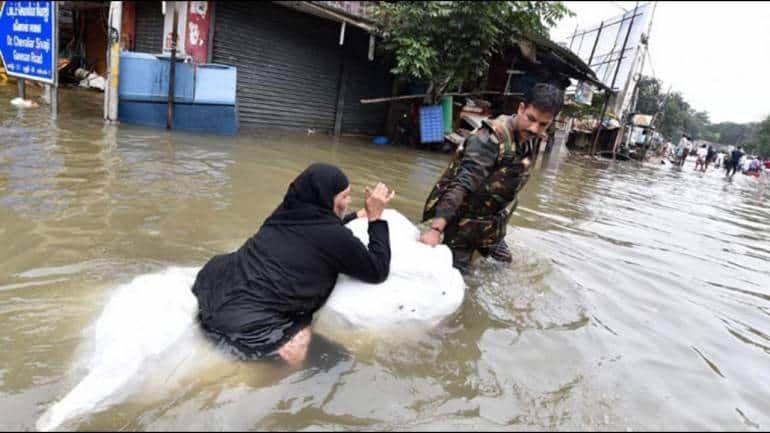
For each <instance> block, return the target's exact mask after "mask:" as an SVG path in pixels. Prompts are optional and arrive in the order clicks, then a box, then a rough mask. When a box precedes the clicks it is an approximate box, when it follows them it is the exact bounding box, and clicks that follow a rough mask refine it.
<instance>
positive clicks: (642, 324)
mask: <svg viewBox="0 0 770 433" xmlns="http://www.w3.org/2000/svg"><path fill="white" fill-rule="evenodd" d="M14 96H15V86H11V85H5V86H0V245H2V247H1V248H2V249H0V323H2V327H0V347H1V348H2V349H1V350H0V414H2V415H0V429H5V430H33V429H35V422H36V420H37V419H38V418H39V417H40V416H41V415H42V414H43V413H44V412H45V410H46V409H47V408H49V407H50V406H51V405H52V404H54V403H55V402H56V401H58V400H60V399H61V398H63V397H64V396H65V395H66V394H67V393H68V392H69V391H70V390H71V389H72V388H73V386H74V385H75V384H77V383H78V381H79V380H80V379H82V378H83V377H84V375H85V374H86V373H87V368H85V367H84V366H83V364H82V362H81V361H80V359H81V358H82V354H83V353H84V351H87V345H88V340H89V335H90V333H89V332H90V331H89V330H90V329H91V328H92V325H93V323H94V321H95V320H96V319H97V318H98V317H99V315H100V314H101V312H102V310H103V309H104V307H105V305H106V304H107V302H108V301H109V300H110V297H111V296H112V295H113V293H114V289H115V288H116V287H118V286H120V285H122V284H126V283H128V282H130V281H131V280H132V279H133V278H134V277H137V276H139V275H144V274H149V273H154V272H159V271H162V270H164V269H166V268H168V267H172V266H186V267H197V266H201V265H202V264H203V263H204V262H205V261H206V260H207V259H208V258H209V257H211V256H213V255H215V254H220V253H223V252H227V251H232V250H234V249H236V248H238V247H239V246H240V245H241V243H242V242H243V241H244V240H245V239H246V238H248V237H249V236H250V235H251V234H253V232H254V231H255V230H256V229H257V228H258V227H259V225H260V224H261V222H262V220H263V219H264V218H265V217H266V216H267V215H268V214H269V212H271V211H272V210H273V209H274V207H275V206H276V205H277V204H278V202H279V201H280V199H281V197H282V195H283V193H284V192H285V190H286V187H287V185H288V183H289V182H290V181H291V180H292V179H293V178H294V177H295V176H296V175H297V174H298V173H299V172H300V171H301V170H302V169H304V168H305V167H306V166H307V165H308V164H309V163H311V162H313V161H317V160H322V161H326V162H330V163H333V164H337V165H339V166H340V167H342V168H343V170H345V172H346V173H347V174H348V176H349V178H350V179H351V182H352V184H353V190H354V192H355V193H356V194H355V195H354V201H353V206H354V207H358V206H360V205H361V204H362V201H361V196H362V194H361V190H362V188H363V186H364V185H369V184H373V183H375V182H376V181H383V182H386V183H387V184H388V185H390V186H392V187H393V188H395V189H396V191H397V192H398V198H397V199H396V200H394V202H393V207H395V208H396V209H397V210H399V211H400V212H402V213H403V214H405V215H406V216H407V217H408V218H410V219H411V220H412V221H414V222H416V221H417V220H418V217H419V215H420V211H421V207H422V204H423V202H424V200H425V197H426V195H427V193H428V191H429V190H430V188H431V186H432V183H433V182H434V181H435V180H436V179H437V178H438V176H439V174H440V172H441V171H442V170H443V168H444V167H445V166H446V164H447V162H448V156H447V155H443V154H437V153H431V152H426V151H421V150H414V149H409V148H404V147H398V146H375V145H372V144H371V143H370V142H369V141H368V140H367V139H365V138H351V137H346V138H343V139H341V140H340V141H338V142H335V141H334V140H333V139H332V138H331V137H328V136H319V135H311V136H305V135H284V136H281V135H276V136H266V135H264V133H255V132H249V131H244V132H243V133H242V134H241V135H239V136H237V137H219V136H208V135H200V134H190V133H184V132H174V133H169V132H166V131H164V130H157V129H150V128H144V127H137V126H131V125H119V126H105V125H104V124H103V122H102V120H101V110H102V106H101V101H102V99H101V98H102V95H101V94H99V93H92V92H86V91H73V90H70V91H64V92H63V96H62V103H61V106H60V108H61V114H60V117H59V119H58V120H57V121H52V120H50V118H49V116H48V111H47V108H48V107H45V106H43V107H41V108H39V109H32V110H18V109H16V108H15V107H13V106H11V105H10V104H9V103H8V101H9V100H10V99H11V98H13V97H14ZM768 200H770V193H768V191H767V178H766V177H763V178H760V179H755V178H749V177H746V176H742V175H740V174H738V175H736V176H735V178H734V179H733V180H732V181H727V180H725V179H724V178H723V172H722V171H721V170H713V171H710V172H708V173H705V174H701V173H695V172H694V171H693V162H692V161H688V163H687V164H686V165H685V167H684V169H681V170H680V169H676V168H672V167H670V166H668V165H666V166H659V165H657V164H652V163H646V164H637V163H633V162H631V163H620V162H619V163H615V164H613V163H611V162H609V161H603V160H594V159H592V158H587V157H584V156H580V155H571V154H569V153H568V152H567V151H566V150H560V149H557V150H555V151H554V153H553V154H552V155H551V156H550V157H549V158H548V159H547V160H545V161H544V163H543V164H542V167H540V168H538V169H537V170H536V171H535V172H534V173H533V176H532V178H531V180H530V182H529V184H528V185H527V187H526V188H525V189H524V191H523V193H522V196H521V200H520V206H519V209H518V210H517V213H516V214H515V215H514V217H513V218H512V220H511V227H510V229H509V234H508V238H507V240H508V243H509V244H510V246H511V247H512V252H513V255H514V258H515V261H514V264H512V265H510V266H502V265H500V264H497V263H495V262H493V261H485V260H482V261H480V262H478V263H477V265H476V268H475V271H474V272H473V273H472V275H470V276H468V277H467V278H466V283H467V286H468V287H467V291H466V298H465V301H464V302H463V304H462V306H461V307H460V309H459V311H457V313H456V314H454V315H453V316H452V317H450V318H448V320H447V321H446V322H445V323H443V324H441V325H440V326H438V327H437V328H434V329H430V330H422V331H419V332H411V333H410V332H408V330H405V331H404V335H403V336H402V335H399V334H389V335H376V334H372V335H369V334H367V333H362V332H353V331H351V332H347V333H345V332H343V333H341V336H338V338H339V339H338V342H339V343H340V344H341V345H342V346H344V347H345V349H346V351H347V353H346V355H345V356H340V357H339V359H332V360H326V361H327V362H326V363H325V365H324V366H322V367H318V366H312V365H311V366H308V367H307V368H304V369H301V370H299V371H288V370H285V369H281V368H277V367H275V366H268V365H263V364H241V363H233V362H226V361H224V360H221V359H220V360H217V359H209V360H194V361H190V360H189V359H187V358H185V359H187V361H189V362H191V363H192V364H191V365H193V366H194V367H189V368H187V369H186V370H185V371H186V373H185V374H176V375H175V374H170V375H169V373H168V371H169V370H168V369H166V370H164V369H163V368H160V367H162V366H164V365H165V364H164V357H167V356H168V357H173V356H172V355H169V354H159V355H158V356H157V357H156V358H155V360H154V361H153V362H152V363H150V364H148V365H146V366H145V368H143V370H142V371H141V372H140V374H139V375H138V376H140V377H137V378H135V380H134V382H135V383H134V384H133V385H132V387H131V388H130V389H128V390H123V391H121V393H120V395H119V398H117V399H116V401H114V402H110V403H109V404H105V405H104V406H103V407H100V408H97V409H95V410H93V411H90V412H89V413H87V414H85V415H82V416H78V417H76V418H74V419H71V420H69V421H68V422H66V423H65V424H64V425H63V426H62V427H61V428H63V429H68V430H72V429H77V430H102V429H104V430H118V429H129V430H166V429H172V430H197V429H204V430H220V429H247V430H264V429H275V430H302V429H311V430H318V429H324V430H327V429H328V430H332V429H335V430H339V429H345V430H351V429H352V430H405V429H406V430H415V429H419V430H444V429H446V430H469V429H471V430H476V429H479V430H531V429H559V430H561V429H575V428H576V429H588V430H609V429H627V428H630V429H633V430H640V429H641V430H647V429H700V430H703V429H714V430H753V429H768V428H770V386H769V385H768V384H770V231H768V228H769V227H770V202H768ZM147 302H152V299H148V300H147ZM152 325H153V324H152V323H149V324H148V323H146V322H144V321H143V318H142V317H141V315H140V316H138V317H136V322H135V326H136V328H137V329H140V330H143V331H145V332H152V329H150V327H151V326H152ZM178 350H181V351H184V350H185V349H184V348H181V349H178ZM190 356H195V353H192V352H191V354H190ZM188 358H189V357H188ZM187 361H186V362H187ZM156 367H157V368H156ZM164 371H165V372H166V373H160V372H164ZM173 371H174V369H173V368H172V369H171V373H173Z"/></svg>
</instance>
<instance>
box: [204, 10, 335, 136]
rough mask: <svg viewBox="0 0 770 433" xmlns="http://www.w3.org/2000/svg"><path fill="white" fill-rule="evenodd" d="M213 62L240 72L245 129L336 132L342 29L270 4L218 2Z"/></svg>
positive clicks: (241, 109) (239, 108) (240, 113)
mask: <svg viewBox="0 0 770 433" xmlns="http://www.w3.org/2000/svg"><path fill="white" fill-rule="evenodd" d="M214 21H215V30H214V46H213V62H214V63H222V64H227V65H233V66H236V67H237V68H238V84H237V96H238V113H239V117H240V122H241V126H244V127H249V126H251V127H259V128H282V129H293V130H306V129H309V128H313V129H316V130H318V131H319V132H330V131H332V130H333V129H334V116H335V110H336V105H337V88H338V86H339V76H340V61H341V50H340V48H339V45H338V37H339V34H338V32H339V25H337V24H335V23H333V22H331V21H328V20H324V19H321V18H318V17H315V16H312V15H308V14H304V13H301V12H298V11H295V10H292V9H289V8H286V7H283V6H279V5H276V4H273V3H270V2H265V3H261V2H218V3H217V4H216V10H215V19H214Z"/></svg>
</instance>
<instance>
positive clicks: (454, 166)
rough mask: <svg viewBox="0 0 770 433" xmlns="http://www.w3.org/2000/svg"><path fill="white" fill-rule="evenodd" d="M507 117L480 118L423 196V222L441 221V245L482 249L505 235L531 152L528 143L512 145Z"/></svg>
mask: <svg viewBox="0 0 770 433" xmlns="http://www.w3.org/2000/svg"><path fill="white" fill-rule="evenodd" d="M509 119H510V116H499V117H497V118H496V119H488V120H485V121H484V123H483V124H482V126H481V127H480V128H479V129H477V130H475V131H474V132H473V133H472V134H471V135H470V136H469V137H468V138H467V139H466V140H465V141H464V142H463V144H462V145H460V146H458V148H457V151H456V153H455V156H454V159H453V160H452V162H451V163H450V164H449V167H448V168H447V169H446V170H445V171H444V174H443V175H442V176H441V178H440V179H439V181H438V182H437V183H436V185H435V186H434V187H433V190H432V191H431V192H430V194H429V195H428V199H427V201H426V202H425V209H424V211H423V221H425V220H428V219H431V218H434V217H442V218H445V219H446V220H447V222H448V224H447V227H446V229H445V230H444V243H446V244H447V245H449V246H450V247H453V248H467V249H476V248H484V247H489V246H492V245H495V244H496V243H498V242H499V241H500V240H502V239H503V237H504V236H505V230H506V226H507V225H508V220H509V219H510V215H511V213H512V212H513V210H514V209H515V207H516V195H517V193H518V192H519V191H520V190H521V188H522V187H524V185H525V184H526V182H527V179H528V177H529V174H528V173H529V164H530V162H531V161H532V160H533V159H534V158H533V156H534V153H535V142H534V140H528V141H526V142H523V143H517V142H516V139H515V136H514V134H513V131H511V130H510V128H509Z"/></svg>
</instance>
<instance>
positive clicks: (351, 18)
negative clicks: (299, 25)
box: [274, 1, 374, 33]
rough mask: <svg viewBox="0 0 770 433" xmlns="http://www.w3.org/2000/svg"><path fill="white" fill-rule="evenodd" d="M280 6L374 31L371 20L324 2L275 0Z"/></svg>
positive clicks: (370, 31)
mask: <svg viewBox="0 0 770 433" xmlns="http://www.w3.org/2000/svg"><path fill="white" fill-rule="evenodd" d="M274 3H277V4H279V5H281V6H285V7H288V8H292V9H296V10H298V11H300V12H304V13H307V14H311V15H315V16H317V17H320V18H324V19H327V20H331V21H336V22H339V23H342V22H345V23H348V24H350V25H353V26H356V27H359V28H361V29H364V30H366V31H367V32H369V33H374V25H373V24H372V22H371V20H369V19H368V18H365V17H361V16H355V15H353V14H349V13H346V12H344V11H342V10H339V9H337V8H333V7H331V6H328V5H325V4H324V2H314V1H276V2H274Z"/></svg>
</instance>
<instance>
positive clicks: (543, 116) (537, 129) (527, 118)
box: [516, 102, 553, 141]
mask: <svg viewBox="0 0 770 433" xmlns="http://www.w3.org/2000/svg"><path fill="white" fill-rule="evenodd" d="M552 121H553V113H549V112H547V111H542V110H538V109H537V108H535V107H534V106H533V105H526V104H524V103H523V102H522V103H520V104H519V109H518V110H517V116H516V129H517V130H518V131H519V137H520V138H521V140H523V141H526V140H529V139H530V138H535V137H538V136H543V135H545V130H546V129H547V128H548V126H549V125H550V124H551V122H552Z"/></svg>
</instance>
